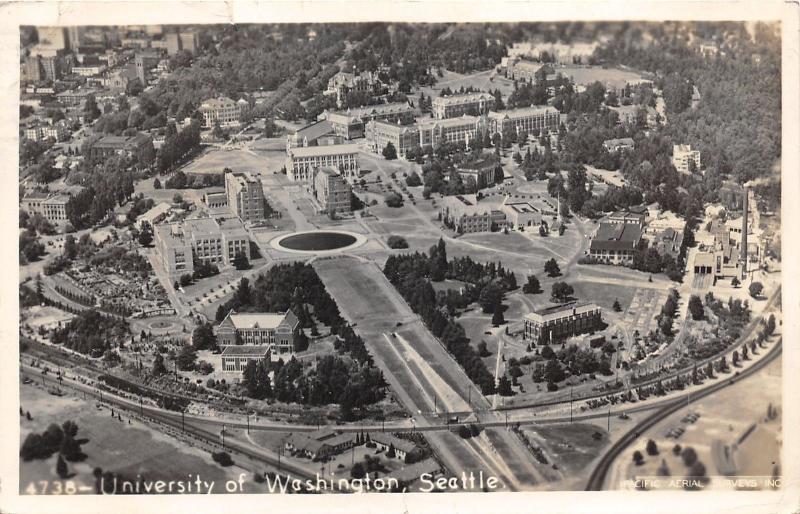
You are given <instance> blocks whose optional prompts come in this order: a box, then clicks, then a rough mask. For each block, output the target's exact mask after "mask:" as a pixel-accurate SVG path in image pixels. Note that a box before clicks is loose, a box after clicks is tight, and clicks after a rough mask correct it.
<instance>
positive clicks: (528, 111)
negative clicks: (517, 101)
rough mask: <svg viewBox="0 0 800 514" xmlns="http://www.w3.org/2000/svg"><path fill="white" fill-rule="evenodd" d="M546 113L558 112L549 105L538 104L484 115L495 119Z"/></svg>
mask: <svg viewBox="0 0 800 514" xmlns="http://www.w3.org/2000/svg"><path fill="white" fill-rule="evenodd" d="M546 114H559V111H558V109H556V108H555V107H551V106H549V105H538V106H532V107H521V108H519V109H510V110H507V111H501V112H497V111H491V112H489V114H487V115H486V116H487V117H488V118H491V119H495V120H502V119H515V118H526V117H528V116H541V115H546Z"/></svg>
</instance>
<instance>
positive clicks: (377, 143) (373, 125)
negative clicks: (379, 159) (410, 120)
mask: <svg viewBox="0 0 800 514" xmlns="http://www.w3.org/2000/svg"><path fill="white" fill-rule="evenodd" d="M366 137H367V142H368V144H369V147H370V149H371V150H372V151H373V152H377V153H381V152H382V151H383V149H384V148H386V145H388V144H389V143H392V146H394V148H395V150H396V151H397V155H398V156H399V157H405V156H406V152H408V150H409V149H410V148H414V147H419V128H417V126H416V125H398V124H396V123H389V122H387V121H382V120H372V121H370V122H368V123H367V129H366Z"/></svg>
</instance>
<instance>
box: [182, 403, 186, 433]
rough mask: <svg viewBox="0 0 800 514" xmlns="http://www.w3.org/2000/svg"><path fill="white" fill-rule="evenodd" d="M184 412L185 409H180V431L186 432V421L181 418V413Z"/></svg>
mask: <svg viewBox="0 0 800 514" xmlns="http://www.w3.org/2000/svg"><path fill="white" fill-rule="evenodd" d="M185 412H186V409H183V410H182V411H181V432H186V421H185V420H184V418H183V415H184V413H185Z"/></svg>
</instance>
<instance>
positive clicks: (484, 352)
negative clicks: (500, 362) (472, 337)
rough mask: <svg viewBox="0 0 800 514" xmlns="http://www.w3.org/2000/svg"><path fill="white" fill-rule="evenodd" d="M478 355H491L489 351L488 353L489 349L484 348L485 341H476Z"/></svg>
mask: <svg viewBox="0 0 800 514" xmlns="http://www.w3.org/2000/svg"><path fill="white" fill-rule="evenodd" d="M478 355H480V356H481V357H488V356H489V355H491V353H489V349H488V348H486V341H481V342H480V343H478Z"/></svg>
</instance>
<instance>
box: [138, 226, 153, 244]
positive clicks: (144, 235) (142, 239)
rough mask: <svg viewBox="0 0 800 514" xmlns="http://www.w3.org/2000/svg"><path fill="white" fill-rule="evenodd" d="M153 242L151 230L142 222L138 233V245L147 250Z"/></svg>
mask: <svg viewBox="0 0 800 514" xmlns="http://www.w3.org/2000/svg"><path fill="white" fill-rule="evenodd" d="M152 242H153V228H152V227H151V226H150V224H149V223H147V222H146V221H145V222H142V229H141V230H140V231H139V244H140V245H142V246H143V247H145V248H147V247H149V246H150V243H152Z"/></svg>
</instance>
